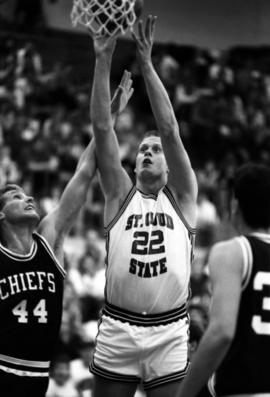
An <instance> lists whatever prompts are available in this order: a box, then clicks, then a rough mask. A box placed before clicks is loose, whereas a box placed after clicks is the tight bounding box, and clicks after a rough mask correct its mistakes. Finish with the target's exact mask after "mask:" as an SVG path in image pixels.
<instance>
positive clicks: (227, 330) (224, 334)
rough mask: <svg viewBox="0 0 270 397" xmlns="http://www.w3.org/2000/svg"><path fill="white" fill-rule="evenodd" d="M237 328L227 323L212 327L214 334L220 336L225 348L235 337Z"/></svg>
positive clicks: (219, 340) (221, 344)
mask: <svg viewBox="0 0 270 397" xmlns="http://www.w3.org/2000/svg"><path fill="white" fill-rule="evenodd" d="M234 334H235V329H234V327H232V326H230V325H227V324H223V323H220V324H215V325H214V326H213V327H212V335H213V336H215V337H216V338H218V343H219V345H220V346H222V347H223V348H224V349H225V348H228V347H229V346H230V345H231V343H232V341H233V338H234Z"/></svg>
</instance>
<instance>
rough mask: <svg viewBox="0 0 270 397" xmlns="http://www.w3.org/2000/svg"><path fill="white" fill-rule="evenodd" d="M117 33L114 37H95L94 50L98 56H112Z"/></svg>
mask: <svg viewBox="0 0 270 397" xmlns="http://www.w3.org/2000/svg"><path fill="white" fill-rule="evenodd" d="M117 35H118V34H117V32H116V33H115V34H114V35H113V36H101V37H93V43H94V50H95V54H96V56H99V55H103V54H104V55H107V56H112V54H113V52H114V49H115V45H116V39H117Z"/></svg>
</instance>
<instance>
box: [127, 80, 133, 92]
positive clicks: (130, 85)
mask: <svg viewBox="0 0 270 397" xmlns="http://www.w3.org/2000/svg"><path fill="white" fill-rule="evenodd" d="M132 84H133V80H132V79H129V81H128V83H127V89H128V90H130V89H131V87H132Z"/></svg>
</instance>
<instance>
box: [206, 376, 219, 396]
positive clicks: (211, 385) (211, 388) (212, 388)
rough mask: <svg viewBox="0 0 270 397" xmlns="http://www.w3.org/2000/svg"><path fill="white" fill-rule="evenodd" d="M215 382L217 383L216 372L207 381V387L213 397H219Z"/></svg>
mask: <svg viewBox="0 0 270 397" xmlns="http://www.w3.org/2000/svg"><path fill="white" fill-rule="evenodd" d="M215 383H216V373H215V372H214V373H213V375H212V376H211V378H209V380H208V382H207V387H208V390H209V393H210V394H211V396H212V397H217V395H216V391H215Z"/></svg>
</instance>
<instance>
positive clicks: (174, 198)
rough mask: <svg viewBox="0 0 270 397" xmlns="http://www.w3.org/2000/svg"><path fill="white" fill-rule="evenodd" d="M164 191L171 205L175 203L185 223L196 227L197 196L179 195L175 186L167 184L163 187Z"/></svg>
mask: <svg viewBox="0 0 270 397" xmlns="http://www.w3.org/2000/svg"><path fill="white" fill-rule="evenodd" d="M163 191H164V193H165V194H166V196H167V197H168V199H169V200H170V201H171V204H172V205H174V206H175V205H176V207H177V209H178V210H179V211H180V213H181V214H182V215H183V217H184V218H185V220H186V222H187V224H188V225H189V226H190V227H191V228H196V223H197V196H196V195H192V194H186V195H179V193H178V192H177V190H176V189H175V187H174V186H173V185H171V184H168V185H166V186H165V188H164V189H163Z"/></svg>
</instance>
